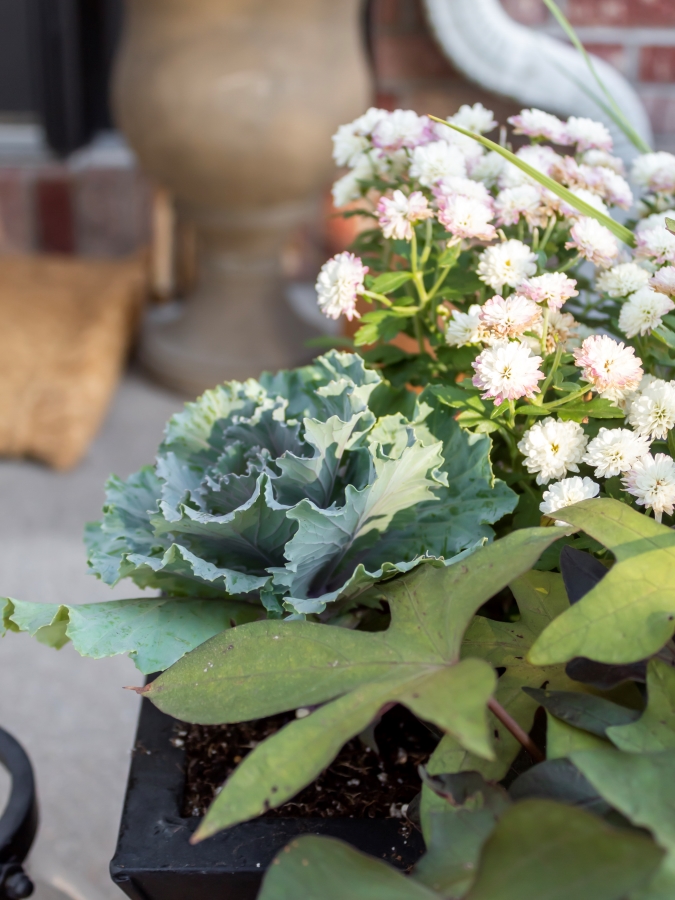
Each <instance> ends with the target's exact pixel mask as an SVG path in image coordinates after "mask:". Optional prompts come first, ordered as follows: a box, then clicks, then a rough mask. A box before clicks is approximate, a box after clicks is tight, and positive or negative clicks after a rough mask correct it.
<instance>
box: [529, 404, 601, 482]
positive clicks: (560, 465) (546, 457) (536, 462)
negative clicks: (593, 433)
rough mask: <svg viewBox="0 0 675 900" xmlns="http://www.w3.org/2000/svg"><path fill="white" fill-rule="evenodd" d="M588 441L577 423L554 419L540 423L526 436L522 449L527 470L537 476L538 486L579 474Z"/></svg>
mask: <svg viewBox="0 0 675 900" xmlns="http://www.w3.org/2000/svg"><path fill="white" fill-rule="evenodd" d="M587 443H588V438H587V437H586V435H585V434H584V429H583V428H582V427H581V425H579V424H578V423H577V422H561V421H559V420H557V419H553V418H551V417H550V416H549V417H548V418H546V419H544V421H543V422H537V423H536V425H533V426H532V428H530V429H529V431H526V432H525V434H524V435H523V439H522V440H521V441H520V443H519V444H518V449H519V450H520V452H521V453H522V454H523V456H524V457H525V460H524V462H525V467H526V469H527V471H528V472H529V473H530V474H531V475H534V474H535V473H536V474H537V484H548V483H549V481H551V479H553V478H563V477H564V476H565V475H566V474H567V472H568V471H569V472H578V471H579V465H578V464H579V463H580V462H581V460H582V458H583V455H584V451H585V450H586V444H587Z"/></svg>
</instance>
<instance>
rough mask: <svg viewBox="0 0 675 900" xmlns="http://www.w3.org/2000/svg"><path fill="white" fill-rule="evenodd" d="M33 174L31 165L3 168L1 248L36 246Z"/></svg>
mask: <svg viewBox="0 0 675 900" xmlns="http://www.w3.org/2000/svg"><path fill="white" fill-rule="evenodd" d="M34 249H35V248H34V227H33V178H32V172H31V170H30V169H23V168H19V167H16V168H15V167H11V168H2V169H0V252H1V253H30V252H31V251H32V250H34Z"/></svg>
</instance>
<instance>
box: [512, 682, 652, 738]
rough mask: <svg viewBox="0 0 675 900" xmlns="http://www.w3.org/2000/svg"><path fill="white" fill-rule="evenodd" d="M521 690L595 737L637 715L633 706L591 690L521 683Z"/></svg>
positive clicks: (602, 735) (560, 717)
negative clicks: (555, 688) (595, 693)
mask: <svg viewBox="0 0 675 900" xmlns="http://www.w3.org/2000/svg"><path fill="white" fill-rule="evenodd" d="M523 690H524V691H525V693H526V694H528V696H530V697H532V699H533V700H535V701H536V702H537V703H540V704H541V705H542V706H543V707H544V709H545V710H546V711H547V712H550V713H551V714H552V715H554V716H556V717H557V718H558V719H562V721H563V722H567V724H568V725H572V726H573V727H574V728H581V729H582V730H583V731H588V732H590V734H594V735H596V736H597V737H606V736H607V734H608V729H611V728H612V726H622V725H627V724H628V723H630V722H635V720H636V719H638V718H639V717H640V713H639V712H637V710H634V709H627V708H626V707H625V706H620V705H619V704H618V703H613V702H612V701H611V700H607V699H606V698H605V697H596V696H594V695H593V694H582V693H579V692H578V691H549V690H540V689H536V688H530V687H524V688H523Z"/></svg>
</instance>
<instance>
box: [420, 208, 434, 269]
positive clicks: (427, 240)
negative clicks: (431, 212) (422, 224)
mask: <svg viewBox="0 0 675 900" xmlns="http://www.w3.org/2000/svg"><path fill="white" fill-rule="evenodd" d="M432 235H433V222H432V220H431V219H427V221H426V230H425V232H424V250H423V251H422V256H421V258H420V265H421V266H424V264H425V263H426V261H427V260H428V259H429V256H430V255H431V247H432V242H431V238H432Z"/></svg>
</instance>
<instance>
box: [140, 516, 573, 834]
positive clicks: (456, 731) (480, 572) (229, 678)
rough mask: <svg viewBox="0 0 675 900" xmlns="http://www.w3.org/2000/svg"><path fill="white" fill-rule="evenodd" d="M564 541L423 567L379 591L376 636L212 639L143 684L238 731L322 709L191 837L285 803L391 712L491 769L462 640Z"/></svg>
mask: <svg viewBox="0 0 675 900" xmlns="http://www.w3.org/2000/svg"><path fill="white" fill-rule="evenodd" d="M561 532H562V529H551V528H548V529H546V528H535V529H525V530H522V531H519V532H515V533H513V534H511V535H509V536H508V537H506V538H503V539H501V540H499V541H497V542H496V543H494V544H491V545H490V546H488V547H485V548H483V549H482V550H480V551H478V552H476V553H474V554H473V555H471V556H469V557H467V558H466V559H464V560H462V561H461V562H457V563H455V564H454V565H452V566H450V567H443V566H439V564H438V563H428V564H427V565H425V566H423V567H421V568H420V569H419V570H418V571H416V572H415V573H412V574H410V575H408V576H406V577H404V578H401V579H398V580H396V581H392V582H390V583H387V584H385V585H383V586H381V587H380V588H379V589H378V591H377V592H376V593H377V595H379V596H380V597H382V598H383V599H386V601H387V602H388V604H389V608H390V610H391V617H392V618H391V626H390V628H389V629H388V630H387V631H385V632H379V633H365V632H358V631H348V630H346V629H342V628H336V627H331V626H325V625H315V624H312V623H309V622H288V621H287V622H269V621H267V622H258V623H252V624H250V625H244V626H242V627H240V628H237V629H235V630H234V632H230V633H226V634H223V635H219V636H217V637H215V638H213V639H212V640H211V641H209V642H208V643H206V644H205V645H203V646H202V647H200V648H198V649H197V650H195V651H193V652H192V653H191V654H189V655H188V656H187V657H185V658H184V659H183V660H181V661H180V662H178V663H177V664H176V665H174V666H173V667H172V668H171V669H169V670H168V671H167V672H165V673H164V674H163V675H162V676H160V678H158V679H157V680H156V681H154V682H152V684H150V685H148V687H147V688H145V690H144V694H145V696H147V697H148V698H149V699H150V700H152V701H153V702H154V703H155V704H156V705H157V706H158V707H159V708H160V709H161V710H163V711H164V712H168V713H170V714H171V715H175V716H176V717H178V718H182V719H186V720H188V721H192V722H202V723H214V722H237V721H244V720H247V719H254V718H259V717H261V716H265V715H271V714H273V713H277V712H283V711H285V710H290V709H296V708H298V707H310V708H311V707H315V706H316V705H317V704H322V703H323V704H325V705H323V706H319V708H318V709H316V710H315V711H314V712H312V714H311V715H308V716H307V717H305V718H302V719H299V720H297V721H295V722H292V723H291V724H290V725H287V726H286V727H285V728H283V729H282V730H281V731H279V732H277V734H275V735H274V736H272V737H271V738H269V739H268V740H266V741H264V742H263V743H261V744H259V745H258V746H257V747H256V748H255V749H254V750H253V752H252V753H251V754H250V755H249V756H247V757H246V759H245V760H244V762H243V763H242V764H241V765H240V766H239V768H238V769H237V770H236V771H235V772H234V774H233V775H232V776H231V777H230V779H229V780H228V781H227V782H226V784H225V787H224V789H223V790H222V791H221V793H220V794H219V795H218V797H217V799H216V801H215V802H214V804H213V806H212V807H211V809H210V811H209V813H208V815H207V817H206V819H205V820H204V822H203V823H202V825H201V827H200V829H199V831H198V833H197V834H198V837H200V838H203V837H208V836H209V835H211V834H214V833H215V832H217V831H219V830H221V829H223V828H227V827H229V826H231V825H233V824H235V823H236V822H241V821H244V820H246V819H249V818H252V817H254V816H256V815H259V814H260V813H261V812H263V811H264V810H265V809H267V808H269V807H272V806H279V805H280V804H282V803H283V802H285V800H287V799H289V798H290V797H292V796H293V795H294V794H295V793H297V792H298V791H299V790H300V789H301V788H302V787H304V786H305V785H306V784H308V783H310V782H311V781H312V780H313V779H314V778H315V777H316V776H317V775H318V774H319V773H320V772H321V771H322V770H323V769H324V768H325V767H326V766H327V765H328V764H329V763H330V762H331V760H332V759H333V758H334V757H335V755H336V754H337V753H338V751H339V749H340V747H341V746H342V745H343V744H344V743H346V742H347V741H348V740H349V739H350V738H352V737H353V736H354V735H356V734H358V733H359V732H361V731H363V730H364V729H365V728H366V726H367V725H369V724H370V722H372V721H373V720H374V719H375V717H376V716H377V714H378V712H379V711H380V710H381V709H382V708H383V707H384V706H386V705H387V703H390V702H395V701H397V702H400V703H403V704H404V705H405V706H407V707H408V708H409V709H411V710H412V711H413V712H414V713H415V714H417V715H419V716H420V717H421V718H422V719H424V720H425V721H429V722H432V723H434V724H435V725H436V726H438V727H439V728H440V729H441V730H443V731H444V732H446V734H448V735H451V736H452V739H453V740H454V741H456V743H457V745H458V746H459V747H461V748H463V749H464V750H465V751H467V752H470V753H472V754H474V755H476V756H477V757H479V758H483V759H486V758H487V759H490V758H491V757H492V755H493V751H492V747H491V743H490V739H489V734H488V726H487V717H486V708H485V707H486V703H487V701H488V699H489V697H490V695H491V694H492V692H493V690H494V687H495V680H496V679H495V674H494V670H493V668H492V667H491V666H490V665H489V664H488V662H486V661H485V659H477V658H470V657H469V656H468V655H467V654H466V653H463V650H462V639H463V636H464V632H465V631H466V629H467V626H468V625H469V623H470V622H471V620H472V618H473V616H474V614H475V612H476V610H477V609H478V608H479V607H480V606H481V605H482V604H483V603H484V602H485V601H486V600H488V599H489V598H490V597H492V596H493V595H494V594H495V593H497V592H498V591H499V590H501V589H502V588H504V587H505V586H506V585H507V584H508V583H509V582H510V581H512V580H513V579H514V578H517V577H518V576H520V575H521V574H523V573H524V572H526V571H527V570H528V569H529V568H530V567H531V566H532V565H533V564H534V563H535V562H536V560H537V559H538V557H539V555H540V554H541V553H542V551H543V550H544V549H545V548H546V547H547V546H548V545H549V544H550V543H552V542H553V541H555V540H557V539H558V538H559V537H561ZM563 533H564V532H563ZM462 655H463V656H464V658H463V659H461V658H460V657H461V656H462Z"/></svg>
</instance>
